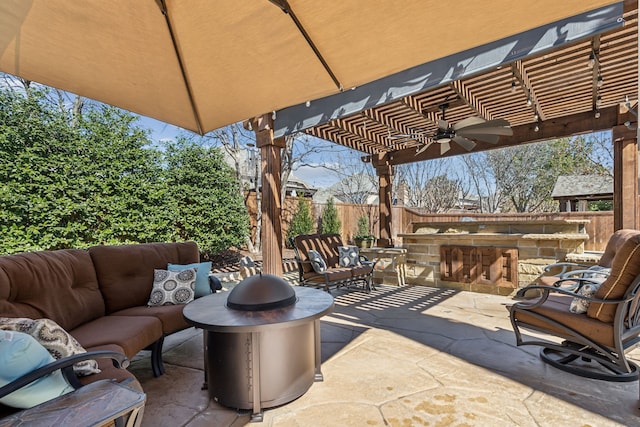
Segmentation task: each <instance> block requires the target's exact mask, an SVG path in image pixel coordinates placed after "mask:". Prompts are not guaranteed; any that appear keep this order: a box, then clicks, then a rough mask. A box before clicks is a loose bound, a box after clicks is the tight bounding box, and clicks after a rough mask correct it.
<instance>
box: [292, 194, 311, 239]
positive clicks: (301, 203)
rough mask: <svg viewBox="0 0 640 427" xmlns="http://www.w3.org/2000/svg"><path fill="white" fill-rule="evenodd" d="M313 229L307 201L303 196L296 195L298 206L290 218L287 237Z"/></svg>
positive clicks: (306, 232) (309, 231) (307, 232)
mask: <svg viewBox="0 0 640 427" xmlns="http://www.w3.org/2000/svg"><path fill="white" fill-rule="evenodd" d="M312 231H313V217H312V216H311V210H310V209H309V202H308V201H307V200H305V199H304V197H302V196H299V197H298V208H297V210H296V212H295V213H294V214H293V217H292V218H291V223H290V224H289V230H288V232H287V238H293V237H296V236H299V235H300V234H309V233H311V232H312Z"/></svg>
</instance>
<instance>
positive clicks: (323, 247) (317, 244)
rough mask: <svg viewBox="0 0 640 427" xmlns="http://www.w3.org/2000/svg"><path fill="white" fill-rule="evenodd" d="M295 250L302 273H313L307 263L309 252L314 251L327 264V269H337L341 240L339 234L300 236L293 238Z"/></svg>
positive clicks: (309, 264) (311, 267)
mask: <svg viewBox="0 0 640 427" xmlns="http://www.w3.org/2000/svg"><path fill="white" fill-rule="evenodd" d="M295 244H296V248H297V249H298V254H299V255H300V258H301V259H300V261H302V271H303V272H304V273H310V272H313V266H312V265H311V263H308V262H306V261H309V251H310V250H312V249H313V250H315V251H317V252H319V253H320V255H322V259H324V262H325V263H326V264H327V268H335V267H338V261H339V260H340V257H339V252H338V246H342V239H341V237H340V235H339V234H301V235H299V236H296V238H295Z"/></svg>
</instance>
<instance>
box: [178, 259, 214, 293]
mask: <svg viewBox="0 0 640 427" xmlns="http://www.w3.org/2000/svg"><path fill="white" fill-rule="evenodd" d="M187 268H197V270H198V271H197V272H196V295H195V298H200V297H204V296H206V295H209V294H210V293H211V288H210V287H209V273H210V272H211V261H207V262H196V263H192V264H185V265H179V264H171V263H169V264H167V270H169V271H182V270H186V269H187Z"/></svg>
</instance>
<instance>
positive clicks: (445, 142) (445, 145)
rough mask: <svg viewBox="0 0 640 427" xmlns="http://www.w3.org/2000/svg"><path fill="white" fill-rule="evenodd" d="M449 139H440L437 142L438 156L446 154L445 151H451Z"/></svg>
mask: <svg viewBox="0 0 640 427" xmlns="http://www.w3.org/2000/svg"><path fill="white" fill-rule="evenodd" d="M449 141H450V139H448V138H446V139H441V140H439V141H438V143H439V144H440V155H442V154H444V153H446V152H447V151H449V150H451V144H450V143H449Z"/></svg>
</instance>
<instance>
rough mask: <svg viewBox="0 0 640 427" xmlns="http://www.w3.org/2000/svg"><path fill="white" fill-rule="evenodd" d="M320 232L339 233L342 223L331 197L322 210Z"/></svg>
mask: <svg viewBox="0 0 640 427" xmlns="http://www.w3.org/2000/svg"><path fill="white" fill-rule="evenodd" d="M321 225H322V234H340V231H341V228H342V224H341V223H340V219H339V218H338V210H337V209H336V207H335V205H334V204H333V197H329V199H328V200H327V205H326V206H325V207H324V209H323V210H322V224H321Z"/></svg>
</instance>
